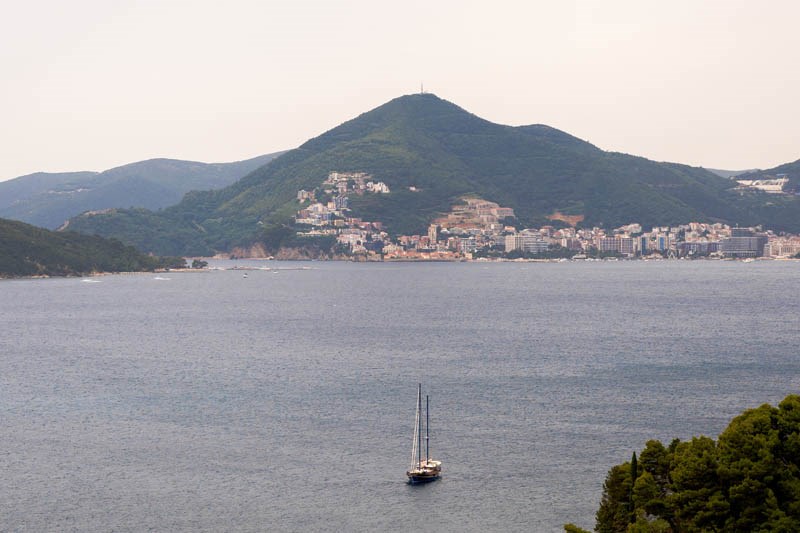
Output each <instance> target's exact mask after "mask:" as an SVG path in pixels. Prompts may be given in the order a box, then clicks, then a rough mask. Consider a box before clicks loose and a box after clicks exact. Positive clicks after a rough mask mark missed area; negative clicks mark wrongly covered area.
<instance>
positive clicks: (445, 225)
mask: <svg viewBox="0 0 800 533" xmlns="http://www.w3.org/2000/svg"><path fill="white" fill-rule="evenodd" d="M388 192H389V187H388V186H387V185H386V184H385V183H383V182H376V181H373V180H372V177H371V176H370V175H369V174H366V173H363V172H352V173H342V172H331V173H330V174H329V175H328V179H326V180H325V182H324V183H323V185H322V187H321V188H320V189H316V190H314V191H304V190H301V191H299V192H298V193H297V200H298V201H299V202H300V204H301V208H300V209H299V210H298V211H297V214H296V217H295V222H296V223H297V224H298V225H301V226H306V227H307V228H306V229H305V230H303V231H299V232H298V235H299V236H301V237H302V236H307V237H315V236H323V235H327V236H334V237H335V238H336V243H337V247H338V250H339V251H340V252H341V253H345V254H353V255H359V254H363V255H365V256H374V257H379V258H385V259H405V260H459V259H472V258H475V257H497V258H502V257H536V256H540V257H541V256H554V255H557V256H558V257H573V258H587V257H604V256H615V257H627V258H634V257H644V258H647V257H658V258H663V257H675V258H679V257H690V258H691V257H718V258H756V257H772V258H789V257H794V256H796V255H797V254H798V253H800V237H798V236H793V235H789V236H787V235H776V234H774V233H772V232H760V231H757V230H756V229H754V228H738V227H734V228H731V227H730V226H727V225H725V224H706V223H700V222H691V223H689V224H681V225H678V226H663V227H654V228H652V229H651V230H649V231H643V228H642V226H641V225H640V224H629V225H626V226H622V227H619V228H615V229H612V230H606V229H603V228H597V227H595V228H591V229H589V228H584V229H577V228H574V227H566V228H556V227H554V226H543V227H540V228H528V229H523V230H518V229H517V228H516V226H515V225H514V222H515V215H514V210H513V209H512V208H510V207H503V206H500V205H499V204H497V203H494V202H489V201H487V200H484V199H481V198H464V199H463V203H461V204H459V205H457V206H455V207H453V209H452V210H451V212H450V213H448V214H447V215H446V216H444V217H441V218H439V219H437V220H435V221H433V223H432V224H431V225H430V226H429V227H428V231H427V234H425V235H400V236H398V237H395V238H391V237H390V235H389V234H388V233H387V232H386V231H385V230H384V228H383V225H382V224H381V223H380V222H370V221H365V220H362V219H360V218H356V217H352V216H350V215H351V213H350V209H349V208H348V195H350V194H357V195H363V194H387V193H388Z"/></svg>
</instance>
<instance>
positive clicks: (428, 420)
mask: <svg viewBox="0 0 800 533" xmlns="http://www.w3.org/2000/svg"><path fill="white" fill-rule="evenodd" d="M430 406H431V403H430V397H429V396H428V395H427V394H426V395H425V463H426V464H427V463H428V461H429V460H430V457H431V414H430Z"/></svg>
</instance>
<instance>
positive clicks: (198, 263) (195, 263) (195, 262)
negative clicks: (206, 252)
mask: <svg viewBox="0 0 800 533" xmlns="http://www.w3.org/2000/svg"><path fill="white" fill-rule="evenodd" d="M207 266H208V261H203V260H202V259H192V268H205V267H207Z"/></svg>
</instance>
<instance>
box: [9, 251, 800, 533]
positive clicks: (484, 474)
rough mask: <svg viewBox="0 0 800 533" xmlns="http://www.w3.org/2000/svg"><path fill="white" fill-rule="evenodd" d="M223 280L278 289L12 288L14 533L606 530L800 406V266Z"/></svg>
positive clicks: (345, 270)
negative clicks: (656, 475)
mask: <svg viewBox="0 0 800 533" xmlns="http://www.w3.org/2000/svg"><path fill="white" fill-rule="evenodd" d="M214 265H216V266H225V267H230V266H233V265H240V266H250V267H255V268H262V267H268V268H270V269H271V270H252V271H248V276H247V277H246V278H245V277H243V274H242V272H241V271H231V270H228V271H211V272H197V273H169V274H166V275H164V274H162V275H158V276H157V275H155V274H138V275H114V276H104V277H98V278H92V280H93V281H95V282H97V283H84V282H82V280H81V279H79V278H78V279H76V278H71V279H49V280H14V281H3V282H0V416H1V417H2V432H0V472H2V476H0V530H3V531H5V530H10V531H54V530H60V531H64V530H67V531H69V530H75V531H112V530H113V531H148V530H149V531H176V530H183V531H225V530H229V531H232V530H236V531H384V530H385V531H409V530H421V531H537V532H538V531H544V532H547V531H559V530H560V529H561V527H562V525H563V524H564V523H565V522H575V523H577V524H579V525H581V526H583V527H586V528H591V527H593V525H594V513H595V511H596V509H597V506H598V503H599V499H600V496H601V492H602V484H603V480H604V478H605V475H606V473H607V471H608V469H609V468H610V467H611V466H612V465H615V464H618V463H621V462H624V461H626V460H628V459H629V458H630V456H631V453H632V452H634V451H637V452H638V451H640V450H641V449H642V448H643V446H644V444H645V442H646V441H647V440H648V439H652V438H657V439H661V440H662V441H663V442H665V443H668V442H669V441H670V440H671V439H673V438H676V437H677V438H681V439H687V438H691V437H692V436H693V435H700V434H704V435H709V436H712V437H716V436H717V435H718V434H719V433H720V432H721V431H722V430H723V429H724V428H725V426H726V425H727V423H728V422H729V420H730V419H731V418H732V417H733V416H735V415H737V414H739V413H740V412H741V411H742V410H744V409H746V408H750V407H756V406H758V405H760V404H762V403H771V404H773V405H774V404H777V403H778V402H779V401H780V400H781V399H782V398H783V397H785V396H786V395H787V394H790V393H798V392H800V358H798V356H797V355H798V346H799V345H800V313H799V312H798V304H797V294H798V292H797V282H798V274H799V273H800V263H797V262H752V263H742V262H712V261H696V262H686V261H664V262H641V261H639V262H604V263H597V262H595V263H547V264H542V263H500V264H485V263H436V264H419V263H393V264H389V263H384V264H353V263H321V262H308V263H275V262H255V261H254V262H243V261H240V262H216V263H212V266H214ZM167 278H168V279H167ZM417 383H422V385H423V389H424V392H425V393H427V394H430V396H431V453H432V455H433V457H434V458H435V459H437V460H441V461H442V462H443V472H444V475H443V478H442V479H441V480H440V481H438V482H436V483H432V484H428V485H423V486H409V485H407V484H405V481H406V477H405V471H406V470H407V469H408V467H409V466H410V465H409V463H410V458H411V446H412V432H413V425H414V409H415V403H416V387H417Z"/></svg>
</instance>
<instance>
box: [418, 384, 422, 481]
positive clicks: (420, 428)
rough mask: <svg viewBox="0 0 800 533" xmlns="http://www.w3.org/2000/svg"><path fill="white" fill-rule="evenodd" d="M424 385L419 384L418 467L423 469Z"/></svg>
mask: <svg viewBox="0 0 800 533" xmlns="http://www.w3.org/2000/svg"><path fill="white" fill-rule="evenodd" d="M421 411H422V383H420V384H419V389H417V423H418V424H419V426H418V427H417V461H418V466H419V467H420V468H422V416H421V415H422V413H421Z"/></svg>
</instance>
